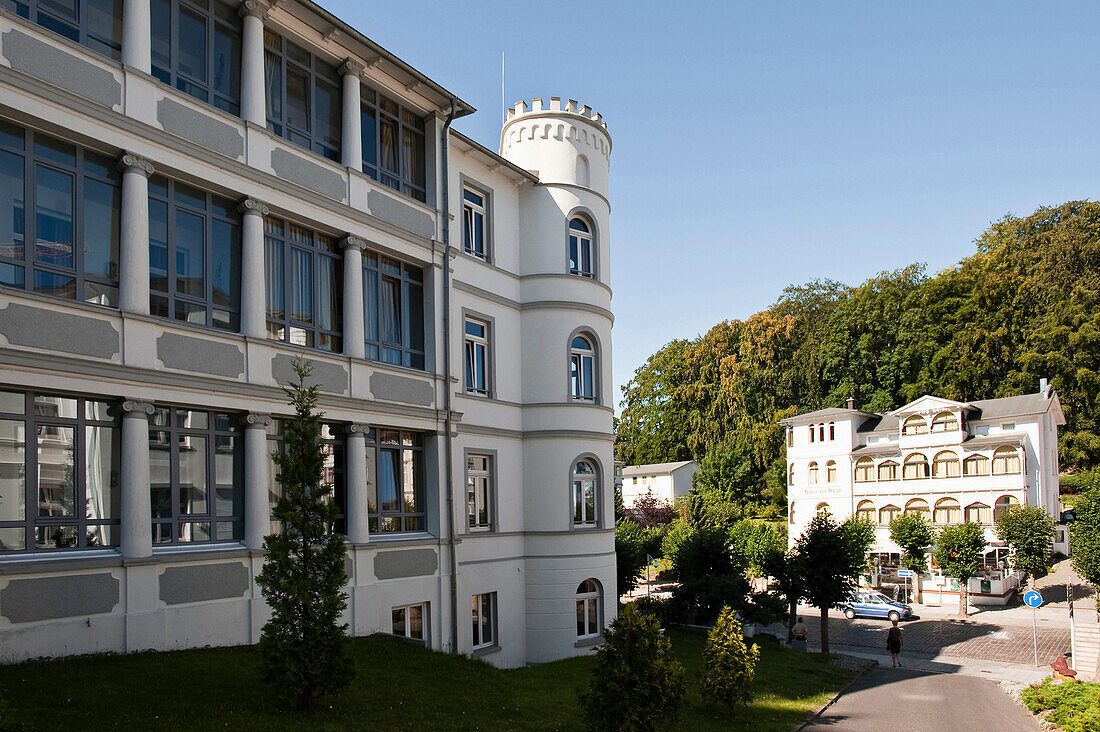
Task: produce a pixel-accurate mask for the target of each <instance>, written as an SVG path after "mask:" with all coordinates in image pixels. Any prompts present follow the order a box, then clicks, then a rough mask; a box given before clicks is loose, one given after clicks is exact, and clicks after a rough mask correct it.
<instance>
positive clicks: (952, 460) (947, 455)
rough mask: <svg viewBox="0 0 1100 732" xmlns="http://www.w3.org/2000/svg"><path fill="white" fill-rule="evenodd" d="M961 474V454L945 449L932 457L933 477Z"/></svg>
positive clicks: (950, 476) (954, 476) (949, 476)
mask: <svg viewBox="0 0 1100 732" xmlns="http://www.w3.org/2000/svg"><path fill="white" fill-rule="evenodd" d="M959 475H960V473H959V456H958V455H956V454H955V453H953V452H951V451H950V450H944V451H943V452H940V453H936V456H935V457H934V458H932V477H933V478H958V477H959Z"/></svg>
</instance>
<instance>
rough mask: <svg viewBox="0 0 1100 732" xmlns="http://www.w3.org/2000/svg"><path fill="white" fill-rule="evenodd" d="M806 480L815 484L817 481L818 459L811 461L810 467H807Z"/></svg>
mask: <svg viewBox="0 0 1100 732" xmlns="http://www.w3.org/2000/svg"><path fill="white" fill-rule="evenodd" d="M806 482H807V483H809V484H810V485H815V484H816V483H817V461H814V462H812V463H810V465H809V467H808V468H807V469H806Z"/></svg>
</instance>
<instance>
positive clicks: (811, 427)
mask: <svg viewBox="0 0 1100 732" xmlns="http://www.w3.org/2000/svg"><path fill="white" fill-rule="evenodd" d="M813 441H814V426H813V425H810V444H813Z"/></svg>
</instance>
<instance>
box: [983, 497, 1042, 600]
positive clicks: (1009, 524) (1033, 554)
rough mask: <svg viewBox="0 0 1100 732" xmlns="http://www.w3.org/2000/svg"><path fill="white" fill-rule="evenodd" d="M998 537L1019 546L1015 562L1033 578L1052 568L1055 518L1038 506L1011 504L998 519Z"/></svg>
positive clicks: (1015, 548)
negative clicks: (1051, 554) (1051, 556)
mask: <svg viewBox="0 0 1100 732" xmlns="http://www.w3.org/2000/svg"><path fill="white" fill-rule="evenodd" d="M996 525H997V538H998V539H1000V540H1001V541H1003V542H1004V543H1005V544H1008V545H1009V546H1010V547H1011V548H1012V549H1014V550H1015V553H1016V557H1015V559H1014V560H1013V566H1014V567H1015V568H1016V569H1017V570H1019V571H1021V572H1023V573H1024V574H1026V575H1027V579H1028V581H1029V582H1030V581H1031V580H1032V579H1033V578H1035V577H1037V576H1039V575H1040V574H1045V573H1046V571H1047V570H1048V569H1050V553H1051V551H1052V549H1053V547H1052V544H1051V542H1053V541H1054V519H1052V518H1051V517H1050V516H1048V515H1047V512H1046V511H1044V510H1043V509H1041V508H1038V507H1036V506H1009V507H1008V510H1007V511H1003V512H1002V513H1001V515H1000V516H998V517H997V520H996Z"/></svg>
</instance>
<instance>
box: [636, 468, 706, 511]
mask: <svg viewBox="0 0 1100 732" xmlns="http://www.w3.org/2000/svg"><path fill="white" fill-rule="evenodd" d="M698 472H699V463H697V462H695V461H694V460H683V461H680V462H674V463H654V464H652V465H630V466H627V467H625V468H623V488H622V492H623V507H624V508H633V507H634V504H635V503H637V501H638V499H639V498H644V497H645V496H647V495H649V494H650V493H652V494H653V497H654V498H656V499H657V500H659V501H664V502H666V503H668V504H669V505H672V504H674V503H675V502H676V499H677V498H682V497H683V496H686V495H687V494H688V493H690V492H691V483H692V480H693V478H694V477H695V474H696V473H698Z"/></svg>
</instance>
